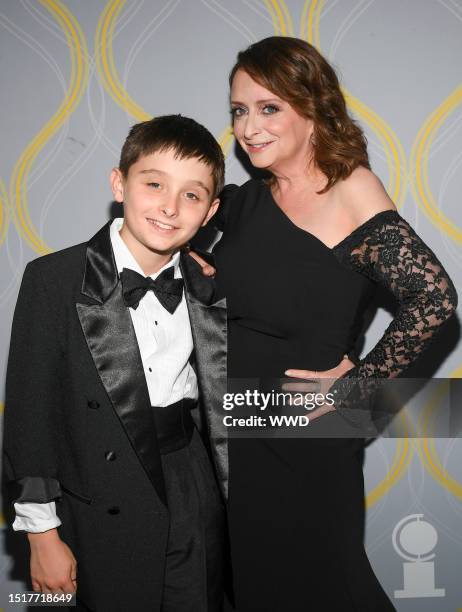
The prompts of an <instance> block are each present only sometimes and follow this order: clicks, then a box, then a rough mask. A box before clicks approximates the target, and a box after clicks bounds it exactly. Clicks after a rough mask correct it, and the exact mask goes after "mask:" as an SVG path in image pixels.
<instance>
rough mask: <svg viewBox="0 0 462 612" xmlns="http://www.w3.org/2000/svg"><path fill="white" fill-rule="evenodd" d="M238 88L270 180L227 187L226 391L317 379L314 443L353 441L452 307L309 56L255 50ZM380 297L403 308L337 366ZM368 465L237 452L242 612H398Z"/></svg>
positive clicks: (238, 112)
mask: <svg viewBox="0 0 462 612" xmlns="http://www.w3.org/2000/svg"><path fill="white" fill-rule="evenodd" d="M230 86H231V112H232V117H233V128H234V134H235V136H236V139H237V141H238V142H239V144H240V145H241V147H242V148H243V150H244V152H245V153H247V154H248V156H249V158H250V161H251V163H252V165H253V166H254V167H256V168H259V169H264V170H266V171H268V172H269V173H270V178H269V180H267V181H263V180H250V181H248V182H247V183H245V184H244V185H243V186H242V187H240V188H237V187H235V186H229V187H228V188H227V189H226V191H225V193H224V194H223V201H222V206H221V211H220V213H219V215H218V217H217V227H218V229H220V230H222V231H223V237H222V239H221V240H220V242H219V244H218V245H217V247H216V249H215V254H216V267H217V285H218V290H219V294H221V295H222V296H226V298H227V304H228V310H229V357H228V376H229V378H231V379H243V378H244V379H245V378H249V379H250V378H254V377H258V378H281V377H283V376H284V373H285V374H286V376H293V377H298V378H302V379H305V378H310V377H315V378H317V379H319V380H320V381H321V383H322V384H323V386H322V390H323V392H324V393H325V392H326V391H328V390H329V391H330V392H332V393H334V397H335V398H336V401H335V405H334V406H330V405H327V404H326V405H324V406H322V407H320V408H317V409H316V410H314V411H313V412H312V413H310V415H309V416H310V419H311V420H312V421H313V423H312V424H310V427H311V426H313V427H316V426H317V424H319V426H321V425H322V427H321V429H322V431H324V432H325V431H329V428H332V431H333V429H334V428H335V427H336V426H337V425H339V423H341V422H343V421H342V417H343V418H344V419H346V420H347V421H348V422H349V423H351V424H352V425H353V426H358V425H360V424H361V423H362V417H363V416H364V410H361V409H362V408H363V406H362V405H360V404H362V402H363V400H364V398H365V397H366V398H367V396H368V393H369V392H370V389H369V386H370V385H369V383H370V382H371V381H378V380H380V379H384V378H391V377H396V376H398V375H400V374H402V373H403V372H404V371H405V369H406V368H407V367H408V366H409V365H410V364H411V363H413V362H414V361H415V360H416V359H417V358H418V356H419V355H420V354H421V353H422V351H423V350H424V349H425V348H426V347H427V346H428V344H429V343H430V341H431V339H432V338H433V337H434V335H435V333H436V332H437V330H438V329H439V328H440V327H441V324H442V323H443V322H444V321H446V320H447V319H448V318H449V317H450V315H451V314H452V313H453V311H454V310H455V308H456V304H457V296H456V291H455V289H454V286H453V284H452V282H451V280H450V279H449V277H448V275H447V274H446V272H445V271H444V268H443V267H442V265H441V264H440V262H439V261H438V259H437V258H436V256H435V255H434V254H433V253H432V252H431V250H430V249H429V248H428V247H427V246H426V245H425V244H424V243H423V242H422V241H421V240H420V239H419V238H418V236H417V235H416V234H415V232H414V231H413V230H412V228H411V227H410V226H409V224H408V223H407V222H406V221H405V220H404V219H403V218H402V217H401V216H400V215H399V214H398V212H397V211H396V209H395V206H394V204H393V202H392V201H391V200H390V199H389V197H388V196H387V194H386V192H385V190H384V188H383V186H382V184H381V183H380V181H379V180H378V179H377V178H376V176H375V175H374V174H373V173H372V172H371V171H370V169H369V161H368V155H367V149H366V141H365V138H364V136H363V133H362V131H361V129H360V128H359V127H358V126H357V125H356V124H355V123H354V122H353V121H352V119H351V118H350V117H349V116H348V114H347V111H346V105H345V100H344V98H343V96H342V94H341V91H340V87H339V83H338V80H337V77H336V75H335V72H334V71H333V69H332V68H331V67H330V65H329V64H328V63H327V62H326V60H325V59H324V58H323V57H322V56H321V55H320V54H319V53H318V52H317V51H316V49H314V48H313V47H312V46H310V45H309V44H307V43H306V42H304V41H302V40H298V39H293V38H285V37H271V38H267V39H265V40H262V41H260V42H258V43H256V44H254V45H251V46H250V47H249V48H248V49H247V50H245V51H243V52H241V53H239V55H238V60H237V63H236V65H235V66H234V68H233V70H232V72H231V75H230ZM377 283H378V284H380V285H383V286H385V287H387V288H388V289H389V290H390V291H391V292H392V293H393V294H394V296H395V297H396V298H397V300H398V301H399V303H400V308H399V310H398V313H397V315H396V317H395V318H394V319H393V321H392V322H391V324H390V325H389V326H388V328H387V330H386V331H385V333H384V335H383V337H382V338H381V340H380V341H379V342H378V344H377V345H376V346H375V347H374V348H373V349H372V351H370V352H369V353H368V354H367V355H366V356H365V357H364V358H363V359H362V360H361V361H359V363H357V364H356V365H355V364H354V363H352V362H351V361H350V360H349V359H348V358H344V355H349V354H351V352H352V350H353V348H354V345H355V341H356V339H357V336H358V334H359V330H360V327H361V317H362V314H363V313H364V310H365V308H366V306H367V303H368V302H369V300H370V297H371V294H372V292H373V290H374V286H375V284H377ZM219 297H220V296H219ZM294 367H297V368H302V370H292V369H291V368H294ZM332 379H338V380H337V381H336V382H334V384H333V385H332V386H330V384H331V382H332ZM372 386H373V385H372ZM353 430H354V427H353ZM313 431H316V430H314V429H313ZM320 431H321V430H320ZM322 435H325V434H322ZM352 435H354V434H352ZM361 435H363V436H364V435H365V434H364V432H363V431H361V433H359V436H361ZM363 455H364V440H362V439H361V438H360V437H357V438H355V437H347V438H345V437H343V438H341V437H340V438H333V437H331V438H329V437H327V438H326V437H314V438H313V437H312V438H308V439H276V438H273V439H265V438H255V439H231V440H230V441H229V469H230V480H229V525H230V536H231V551H232V565H233V573H234V586H235V596H236V606H237V609H238V610H239V612H250V611H252V612H256V611H259V610H262V611H263V610H264V611H265V612H276V611H277V612H282V611H284V612H289V611H290V612H292V611H299V610H300V611H301V610H304V611H306V610H313V611H316V612H317V611H318V610H319V611H321V610H322V611H324V610H325V611H328V612H330V611H331V610H332V611H334V610H342V611H343V612H345V611H361V612H363V611H364V612H365V611H370V612H372V611H374V612H379V611H380V612H381V611H388V610H393V609H394V608H393V605H392V604H391V602H390V600H389V599H388V597H387V596H386V594H385V592H384V591H383V589H382V588H381V586H380V584H379V582H378V580H377V578H376V576H375V575H374V572H373V570H372V568H371V566H370V564H369V561H368V559H367V556H366V553H365V550H364V544H363V535H364V520H365V516H364V487H363V474H362V463H363Z"/></svg>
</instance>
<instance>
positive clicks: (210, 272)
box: [189, 251, 216, 277]
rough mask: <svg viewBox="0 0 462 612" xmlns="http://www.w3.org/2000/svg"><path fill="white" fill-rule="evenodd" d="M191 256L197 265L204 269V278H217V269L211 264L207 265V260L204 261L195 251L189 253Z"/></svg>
mask: <svg viewBox="0 0 462 612" xmlns="http://www.w3.org/2000/svg"><path fill="white" fill-rule="evenodd" d="M189 255H191V257H192V258H193V259H195V260H196V261H197V263H198V264H199V265H200V267H201V268H202V274H203V275H204V276H211V277H214V276H215V272H216V270H215V268H214V267H213V266H211V265H210V264H209V263H207V262H206V261H205V259H202V257H201V256H200V255H198V254H197V253H196V252H195V251H189Z"/></svg>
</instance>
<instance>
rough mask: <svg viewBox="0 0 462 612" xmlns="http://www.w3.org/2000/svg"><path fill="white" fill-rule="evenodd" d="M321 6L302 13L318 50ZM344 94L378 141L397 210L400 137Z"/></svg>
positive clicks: (401, 187) (402, 170)
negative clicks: (385, 161)
mask: <svg viewBox="0 0 462 612" xmlns="http://www.w3.org/2000/svg"><path fill="white" fill-rule="evenodd" d="M323 5H324V0H311V1H308V2H305V6H304V10H303V14H302V19H303V20H306V19H307V15H308V19H307V30H306V40H307V41H308V42H309V43H310V44H312V45H314V46H315V47H316V48H317V49H319V50H321V45H320V35H319V23H320V17H321V13H322V8H323ZM301 30H303V23H302V24H301ZM313 41H314V42H313ZM343 94H344V96H345V99H346V101H347V104H348V106H349V107H350V108H351V109H352V110H353V111H355V112H356V113H357V115H359V116H360V117H362V119H363V120H364V121H365V122H366V123H368V124H369V126H370V127H371V129H372V130H373V132H374V133H375V134H376V135H377V137H378V139H379V140H380V142H381V144H382V146H383V148H384V151H385V154H386V156H387V165H388V172H389V180H388V185H387V191H388V193H389V194H390V197H391V198H392V199H393V200H394V202H395V203H396V206H397V208H401V206H402V204H403V202H404V198H405V196H406V184H407V170H406V163H407V159H406V156H405V154H404V149H403V146H402V145H401V142H400V140H399V138H398V137H397V135H396V134H395V132H394V131H393V130H392V128H391V127H390V126H389V125H388V124H387V123H386V122H385V121H384V120H383V119H382V118H381V117H380V116H379V115H378V114H377V113H375V112H374V111H373V110H372V109H370V108H369V107H368V106H366V104H364V102H361V101H360V100H359V99H358V98H355V97H354V96H353V95H351V94H350V93H349V92H348V91H347V90H346V89H343Z"/></svg>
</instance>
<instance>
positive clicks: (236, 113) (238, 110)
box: [231, 106, 245, 119]
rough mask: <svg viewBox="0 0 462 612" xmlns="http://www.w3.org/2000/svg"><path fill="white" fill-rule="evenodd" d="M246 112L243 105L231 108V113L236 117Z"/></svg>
mask: <svg viewBox="0 0 462 612" xmlns="http://www.w3.org/2000/svg"><path fill="white" fill-rule="evenodd" d="M244 113H245V110H244V109H243V108H242V106H235V107H234V108H232V109H231V115H232V116H233V118H234V119H236V118H237V117H242V115H243V114H244Z"/></svg>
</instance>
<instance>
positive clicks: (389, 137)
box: [343, 90, 407, 208]
mask: <svg viewBox="0 0 462 612" xmlns="http://www.w3.org/2000/svg"><path fill="white" fill-rule="evenodd" d="M343 94H344V96H345V99H346V101H347V104H348V106H349V107H350V108H351V109H353V110H354V111H355V112H356V114H357V115H359V116H360V117H362V118H363V119H364V121H366V123H368V124H369V126H370V127H371V129H372V130H373V132H374V133H375V134H376V136H377V137H378V139H379V140H380V142H381V144H382V146H383V149H384V151H385V154H386V156H387V166H388V173H389V178H388V185H387V191H388V193H389V195H390V197H391V199H392V200H393V201H394V202H395V203H396V206H397V208H401V206H402V205H403V202H404V198H405V196H406V174H407V170H406V156H405V154H404V149H403V146H402V144H401V142H400V140H399V138H398V136H397V135H396V134H395V132H394V131H393V129H392V128H391V127H390V126H389V125H388V124H387V123H386V122H385V121H384V120H383V119H382V118H381V117H380V116H379V115H378V114H377V113H375V112H374V111H373V110H372V109H370V108H369V107H368V106H366V104H364V102H361V101H360V100H359V99H358V98H355V97H354V96H352V95H351V94H350V93H348V92H347V91H346V90H343ZM401 169H402V170H401Z"/></svg>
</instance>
